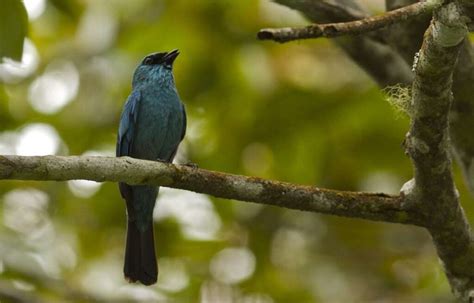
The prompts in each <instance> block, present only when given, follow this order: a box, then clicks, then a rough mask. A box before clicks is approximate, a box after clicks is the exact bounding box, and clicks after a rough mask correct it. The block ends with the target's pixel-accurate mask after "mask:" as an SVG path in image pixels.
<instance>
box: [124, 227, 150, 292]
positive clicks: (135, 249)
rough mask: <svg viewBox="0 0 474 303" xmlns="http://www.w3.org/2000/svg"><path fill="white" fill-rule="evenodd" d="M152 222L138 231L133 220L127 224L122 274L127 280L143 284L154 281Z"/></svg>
mask: <svg viewBox="0 0 474 303" xmlns="http://www.w3.org/2000/svg"><path fill="white" fill-rule="evenodd" d="M154 243H155V241H154V238H153V223H151V222H150V224H149V226H148V227H147V229H146V230H145V231H142V232H140V230H138V227H137V225H136V223H135V222H134V221H130V220H129V221H128V224H127V243H126V247H125V265H124V269H123V272H124V275H125V279H127V280H128V281H129V282H131V283H133V282H137V281H139V282H141V283H142V284H143V285H152V284H155V283H156V280H157V277H158V266H157V264H156V257H155V244H154Z"/></svg>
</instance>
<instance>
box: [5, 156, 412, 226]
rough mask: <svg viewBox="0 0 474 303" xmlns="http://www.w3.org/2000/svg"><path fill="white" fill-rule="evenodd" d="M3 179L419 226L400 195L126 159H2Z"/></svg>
mask: <svg viewBox="0 0 474 303" xmlns="http://www.w3.org/2000/svg"><path fill="white" fill-rule="evenodd" d="M0 179H13V180H43V181H47V180H49V181H66V180H73V179H87V180H93V181H99V182H103V181H113V182H118V181H121V182H126V183H128V184H134V185H135V184H149V185H157V186H158V185H160V186H166V187H173V188H180V189H185V190H190V191H194V192H198V193H204V194H209V195H212V196H215V197H219V198H226V199H235V200H241V201H248V202H255V203H260V204H267V205H274V206H279V207H285V208H290V209H299V210H303V211H311V212H319V213H325V214H332V215H337V216H344V217H351V218H362V219H369V220H376V221H386V222H396V223H406V224H418V225H420V224H421V223H420V222H418V220H417V218H416V216H414V215H412V214H410V213H409V212H407V210H406V209H404V208H403V207H402V205H403V199H402V198H401V197H399V196H390V195H386V194H379V193H362V192H345V191H336V190H329V189H322V188H317V187H313V186H303V185H295V184H291V183H286V182H278V181H270V180H265V179H260V178H255V177H245V176H239V175H232V174H225V173H220V172H214V171H209V170H204V169H197V168H192V167H188V166H183V165H173V164H167V163H160V162H153V161H144V160H137V159H133V158H128V157H122V158H113V157H77V156H71V157H59V156H44V157H39V156H38V157H22V156H0Z"/></svg>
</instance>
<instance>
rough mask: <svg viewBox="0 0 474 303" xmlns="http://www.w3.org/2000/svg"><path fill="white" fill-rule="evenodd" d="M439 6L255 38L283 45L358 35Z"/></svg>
mask: <svg viewBox="0 0 474 303" xmlns="http://www.w3.org/2000/svg"><path fill="white" fill-rule="evenodd" d="M440 4H441V2H440V1H427V2H417V3H415V4H412V5H408V6H405V7H402V8H399V9H396V10H393V11H389V12H386V13H384V14H382V15H379V16H373V17H368V18H365V19H361V20H356V21H350V22H341V23H329V24H312V25H309V26H306V27H303V28H291V27H287V28H279V29H262V30H260V31H259V32H258V34H257V37H258V38H259V39H260V40H274V41H277V42H280V43H284V42H289V41H293V40H299V39H310V38H319V37H326V38H333V37H338V36H342V35H359V34H363V33H368V32H371V31H374V30H377V29H381V28H383V27H386V26H388V25H391V24H394V23H397V22H401V21H404V20H408V19H410V18H413V17H417V16H419V15H421V14H424V13H428V12H431V11H432V10H433V9H435V8H436V7H438V6H439V5H440Z"/></svg>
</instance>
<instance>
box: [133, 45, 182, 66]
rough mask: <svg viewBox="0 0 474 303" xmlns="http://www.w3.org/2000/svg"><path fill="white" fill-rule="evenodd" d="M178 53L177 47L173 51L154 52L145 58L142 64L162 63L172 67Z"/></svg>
mask: <svg viewBox="0 0 474 303" xmlns="http://www.w3.org/2000/svg"><path fill="white" fill-rule="evenodd" d="M178 55H179V50H177V49H175V50H172V51H171V52H162V53H153V54H150V55H148V56H146V57H145V58H144V59H143V61H142V65H162V66H164V67H166V68H169V69H171V68H172V67H173V62H174V60H175V59H176V57H178Z"/></svg>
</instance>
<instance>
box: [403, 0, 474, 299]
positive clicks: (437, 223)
mask: <svg viewBox="0 0 474 303" xmlns="http://www.w3.org/2000/svg"><path fill="white" fill-rule="evenodd" d="M465 21H466V20H465V19H464V18H463V15H462V14H461V10H460V9H459V7H458V5H457V4H456V3H455V2H452V3H450V4H448V5H446V6H443V7H442V8H441V9H440V10H439V11H437V12H436V13H435V16H434V18H433V21H432V23H431V25H430V27H429V28H428V30H427V32H426V34H425V38H424V41H423V45H422V47H421V50H420V58H419V60H418V64H417V66H416V69H415V80H414V82H413V91H412V96H413V99H412V105H413V108H412V111H411V112H412V117H411V118H412V120H411V127H410V131H409V133H408V134H407V140H406V147H407V151H408V153H409V155H410V157H411V158H412V161H413V165H414V183H411V186H405V191H404V194H405V195H406V199H407V203H408V204H411V205H412V206H413V207H414V208H416V209H418V211H419V212H420V213H421V215H422V216H423V217H424V219H423V221H424V222H426V223H427V225H426V227H427V229H428V230H429V232H430V234H431V236H432V237H433V241H434V243H435V246H436V249H437V251H438V255H439V257H440V258H441V260H442V261H443V263H444V267H445V271H446V274H447V276H448V279H449V281H450V284H451V287H452V289H453V291H454V293H455V294H456V295H457V296H458V297H459V298H462V299H463V301H466V302H468V298H469V295H470V292H471V290H472V289H474V288H473V287H474V242H473V239H472V234H471V230H470V227H469V224H468V223H467V220H466V217H465V216H464V213H463V210H462V208H461V206H460V204H459V199H458V194H457V191H456V188H455V185H454V181H453V177H452V171H451V159H450V154H449V131H448V125H449V121H448V115H449V110H450V106H451V100H452V93H451V87H452V76H453V71H454V68H455V65H456V60H457V57H458V54H459V51H460V48H461V45H462V41H463V40H464V38H465V36H466V33H467V27H466V24H465Z"/></svg>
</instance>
